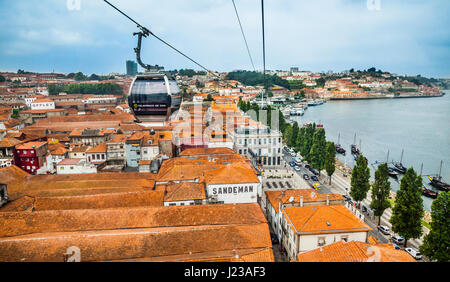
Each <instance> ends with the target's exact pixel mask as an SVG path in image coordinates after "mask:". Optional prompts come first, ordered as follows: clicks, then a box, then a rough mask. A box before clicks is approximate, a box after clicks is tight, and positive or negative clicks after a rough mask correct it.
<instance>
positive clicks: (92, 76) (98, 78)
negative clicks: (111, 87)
mask: <svg viewBox="0 0 450 282" xmlns="http://www.w3.org/2000/svg"><path fill="white" fill-rule="evenodd" d="M89 80H101V79H100V76H98V75H96V74H95V73H93V74H91V76H90V77H89Z"/></svg>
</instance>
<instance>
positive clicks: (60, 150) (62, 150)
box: [50, 147, 69, 156]
mask: <svg viewBox="0 0 450 282" xmlns="http://www.w3.org/2000/svg"><path fill="white" fill-rule="evenodd" d="M67 151H69V150H67V149H66V148H64V147H58V148H56V149H54V150H52V151H51V152H50V155H55V156H60V155H64V154H66V153H67Z"/></svg>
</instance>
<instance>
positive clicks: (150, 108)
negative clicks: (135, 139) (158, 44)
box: [128, 72, 181, 119]
mask: <svg viewBox="0 0 450 282" xmlns="http://www.w3.org/2000/svg"><path fill="white" fill-rule="evenodd" d="M128 104H129V106H130V108H131V109H132V111H133V113H134V115H135V116H136V117H137V118H138V119H139V118H140V119H143V118H144V119H145V118H146V117H148V116H166V115H170V114H171V113H172V112H174V111H176V110H177V109H178V108H179V107H180V104H181V94H180V88H179V87H178V84H177V82H176V80H175V79H173V78H171V77H168V76H167V75H166V74H164V73H160V72H154V73H146V74H144V75H138V76H136V77H135V79H134V80H133V83H132V84H131V87H130V92H129V95H128Z"/></svg>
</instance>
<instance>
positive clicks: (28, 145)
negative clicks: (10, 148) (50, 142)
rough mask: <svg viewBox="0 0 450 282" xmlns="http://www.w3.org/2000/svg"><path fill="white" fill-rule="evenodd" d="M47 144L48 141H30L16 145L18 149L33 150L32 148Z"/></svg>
mask: <svg viewBox="0 0 450 282" xmlns="http://www.w3.org/2000/svg"><path fill="white" fill-rule="evenodd" d="M45 144H47V142H28V143H23V144H20V145H17V146H16V149H18V150H31V149H37V148H40V147H42V146H44V145H45Z"/></svg>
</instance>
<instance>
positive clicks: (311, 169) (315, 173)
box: [309, 167, 319, 175]
mask: <svg viewBox="0 0 450 282" xmlns="http://www.w3.org/2000/svg"><path fill="white" fill-rule="evenodd" d="M309 171H311V172H312V173H313V174H314V175H319V172H318V171H317V170H315V169H314V168H312V167H310V168H309Z"/></svg>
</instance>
